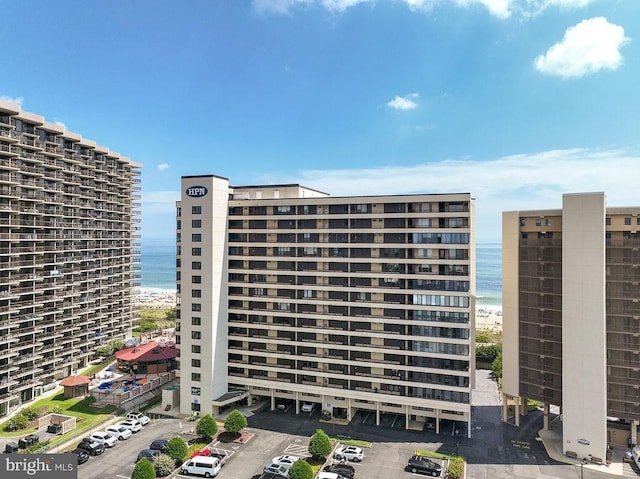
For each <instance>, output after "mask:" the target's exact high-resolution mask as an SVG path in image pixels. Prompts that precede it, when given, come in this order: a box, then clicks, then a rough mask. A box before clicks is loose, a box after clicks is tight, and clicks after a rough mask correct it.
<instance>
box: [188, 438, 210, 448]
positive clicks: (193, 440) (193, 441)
mask: <svg viewBox="0 0 640 479" xmlns="http://www.w3.org/2000/svg"><path fill="white" fill-rule="evenodd" d="M210 442H211V438H210V437H204V436H198V437H192V438H191V439H189V440H188V441H187V444H188V445H189V446H192V445H194V444H196V443H200V444H209V443H210Z"/></svg>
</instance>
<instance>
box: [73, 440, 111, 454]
mask: <svg viewBox="0 0 640 479" xmlns="http://www.w3.org/2000/svg"><path fill="white" fill-rule="evenodd" d="M78 447H79V448H80V449H84V450H85V451H87V452H88V453H89V454H91V455H92V456H97V455H99V454H102V453H103V452H104V449H105V446H104V444H102V443H101V442H98V441H93V440H92V439H90V438H88V437H85V438H84V439H82V441H80V444H78Z"/></svg>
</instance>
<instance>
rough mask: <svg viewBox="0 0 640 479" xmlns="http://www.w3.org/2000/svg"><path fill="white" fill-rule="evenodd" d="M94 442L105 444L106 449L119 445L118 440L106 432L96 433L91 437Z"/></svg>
mask: <svg viewBox="0 0 640 479" xmlns="http://www.w3.org/2000/svg"><path fill="white" fill-rule="evenodd" d="M89 438H90V439H92V440H93V441H96V442H99V443H102V444H104V445H105V446H106V447H113V446H115V445H116V444H118V438H117V437H115V436H114V435H113V434H110V433H108V432H104V431H98V432H94V433H93V434H91V436H89Z"/></svg>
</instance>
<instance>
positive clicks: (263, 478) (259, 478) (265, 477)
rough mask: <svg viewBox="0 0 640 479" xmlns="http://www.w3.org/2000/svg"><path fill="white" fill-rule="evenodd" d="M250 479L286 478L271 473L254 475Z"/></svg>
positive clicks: (285, 478) (285, 477)
mask: <svg viewBox="0 0 640 479" xmlns="http://www.w3.org/2000/svg"><path fill="white" fill-rule="evenodd" d="M251 479H287V476H281V475H280V474H275V473H273V472H263V473H262V474H256V475H255V476H253V477H251Z"/></svg>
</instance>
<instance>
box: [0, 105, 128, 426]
mask: <svg viewBox="0 0 640 479" xmlns="http://www.w3.org/2000/svg"><path fill="white" fill-rule="evenodd" d="M139 169H140V165H138V164H136V163H132V162H131V161H130V160H129V159H128V158H124V157H122V156H121V155H119V154H118V153H114V152H111V151H109V149H108V148H105V147H103V146H98V145H96V143H95V142H93V141H91V140H86V139H83V138H82V137H81V136H80V135H78V134H76V133H71V132H69V131H66V130H65V128H64V127H62V126H60V125H57V124H55V123H50V122H47V121H45V120H44V118H43V117H41V116H39V115H35V114H33V113H28V112H24V111H21V109H20V106H19V105H16V104H13V103H8V102H5V101H0V416H3V415H6V414H7V413H8V412H10V410H11V408H12V407H13V406H16V405H19V404H20V403H23V402H25V401H28V400H30V399H32V398H33V397H35V396H37V395H39V394H40V392H41V391H42V390H43V388H44V389H47V388H48V387H51V386H53V385H54V384H55V381H56V380H58V379H61V378H64V377H66V376H68V375H70V374H73V373H74V372H75V371H77V370H78V368H81V367H83V366H85V365H87V361H88V359H89V358H90V356H91V355H92V354H93V351H94V349H95V348H96V347H97V346H100V345H104V344H106V343H108V342H109V341H110V340H112V339H114V338H124V337H125V335H126V334H130V332H131V322H132V315H133V311H132V309H133V308H132V286H134V284H135V278H136V277H137V276H138V274H137V273H136V270H137V265H136V261H137V259H136V256H137V250H136V249H135V248H136V246H137V243H136V242H135V241H136V238H137V237H138V235H137V230H138V226H137V224H138V223H137V222H138V219H137V218H136V217H137V215H138V212H137V211H136V208H137V207H138V206H139V203H138V202H137V200H138V199H139V195H138V191H139V186H138V183H139V179H138V176H139Z"/></svg>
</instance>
